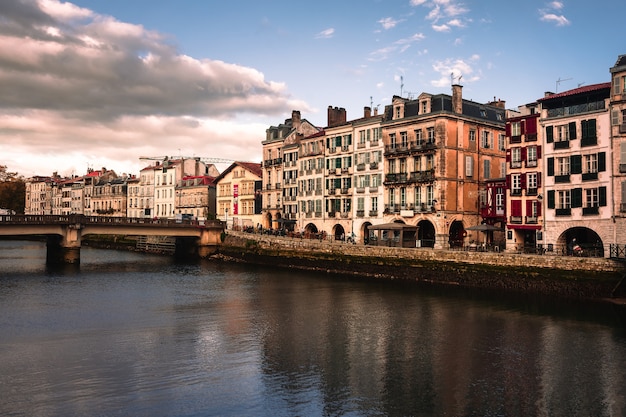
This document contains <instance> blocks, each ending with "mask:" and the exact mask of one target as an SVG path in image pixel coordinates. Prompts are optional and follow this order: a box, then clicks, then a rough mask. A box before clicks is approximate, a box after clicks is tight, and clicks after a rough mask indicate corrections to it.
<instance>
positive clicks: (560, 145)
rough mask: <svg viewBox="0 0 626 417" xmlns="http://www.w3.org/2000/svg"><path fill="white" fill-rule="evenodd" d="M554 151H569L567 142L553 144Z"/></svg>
mask: <svg viewBox="0 0 626 417" xmlns="http://www.w3.org/2000/svg"><path fill="white" fill-rule="evenodd" d="M554 149H569V140H561V141H559V142H554Z"/></svg>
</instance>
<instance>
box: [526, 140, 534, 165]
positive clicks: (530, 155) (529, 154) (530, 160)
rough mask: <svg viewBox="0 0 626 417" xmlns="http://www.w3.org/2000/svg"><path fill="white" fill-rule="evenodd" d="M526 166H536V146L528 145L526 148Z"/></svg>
mask: <svg viewBox="0 0 626 417" xmlns="http://www.w3.org/2000/svg"><path fill="white" fill-rule="evenodd" d="M526 166H527V167H536V166H537V146H534V145H533V146H528V147H527V148H526Z"/></svg>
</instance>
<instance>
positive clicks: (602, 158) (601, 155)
mask: <svg viewBox="0 0 626 417" xmlns="http://www.w3.org/2000/svg"><path fill="white" fill-rule="evenodd" d="M604 171H606V152H598V172H604Z"/></svg>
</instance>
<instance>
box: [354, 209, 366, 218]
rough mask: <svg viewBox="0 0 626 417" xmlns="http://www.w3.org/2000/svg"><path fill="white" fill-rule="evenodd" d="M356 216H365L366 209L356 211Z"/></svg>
mask: <svg viewBox="0 0 626 417" xmlns="http://www.w3.org/2000/svg"><path fill="white" fill-rule="evenodd" d="M356 216H357V217H365V210H357V211H356Z"/></svg>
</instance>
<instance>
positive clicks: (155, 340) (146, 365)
mask: <svg viewBox="0 0 626 417" xmlns="http://www.w3.org/2000/svg"><path fill="white" fill-rule="evenodd" d="M81 252H82V253H81V258H82V259H81V265H80V267H75V266H68V267H62V268H60V269H49V268H48V267H46V266H45V246H44V245H43V244H41V243H36V242H13V241H0V415H2V416H64V417H68V416H150V417H155V416H568V417H571V416H624V415H626V331H625V327H626V326H625V321H624V313H623V311H622V310H621V309H620V308H617V307H615V306H611V305H604V304H590V303H578V302H576V303H574V302H566V301H555V300H546V299H541V298H534V297H510V296H505V295H502V294H484V293H478V292H468V291H465V290H460V289H457V288H432V287H430V288H429V287H420V286H418V285H415V284H411V285H408V284H406V283H405V284H402V283H397V282H381V281H373V280H364V281H362V280H356V279H354V278H345V277H339V276H331V275H326V274H320V273H309V272H299V271H286V270H273V269H267V268H257V267H254V266H248V265H238V264H235V265H232V264H228V263H219V262H212V261H202V262H199V263H197V264H177V263H175V262H173V261H172V260H171V259H169V258H165V257H158V256H152V255H146V254H138V253H128V252H117V251H110V250H97V249H90V248H83V249H82V251H81Z"/></svg>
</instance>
